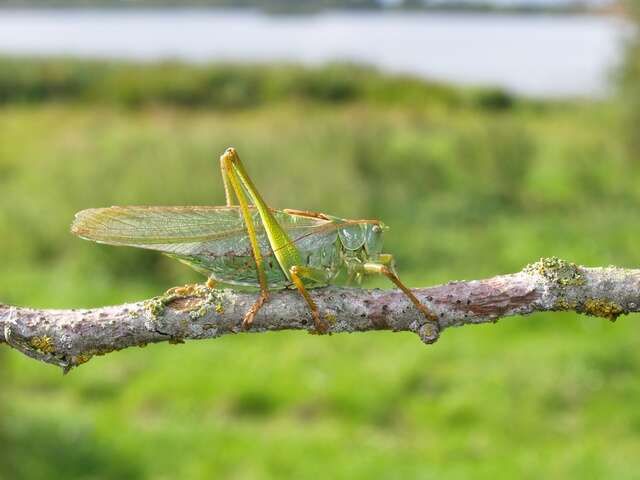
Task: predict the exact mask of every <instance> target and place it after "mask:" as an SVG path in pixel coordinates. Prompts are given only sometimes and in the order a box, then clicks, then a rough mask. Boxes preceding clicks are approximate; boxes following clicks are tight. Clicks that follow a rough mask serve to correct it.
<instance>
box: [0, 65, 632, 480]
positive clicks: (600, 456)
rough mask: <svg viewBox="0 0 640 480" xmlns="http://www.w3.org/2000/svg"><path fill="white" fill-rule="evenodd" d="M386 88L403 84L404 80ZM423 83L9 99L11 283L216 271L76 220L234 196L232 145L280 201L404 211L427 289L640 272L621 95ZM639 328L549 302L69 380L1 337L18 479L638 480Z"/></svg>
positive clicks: (9, 458)
mask: <svg viewBox="0 0 640 480" xmlns="http://www.w3.org/2000/svg"><path fill="white" fill-rule="evenodd" d="M13 61H15V62H18V60H13ZM65 65H68V63H65ZM81 65H85V67H86V64H81ZM94 66H95V65H94ZM85 67H83V68H85ZM25 68H26V67H25ZM86 68H87V69H88V70H89V71H91V68H89V67H86ZM104 68H106V67H104ZM135 68H137V69H140V71H143V72H146V73H148V72H147V71H146V70H145V69H144V68H143V67H135ZM148 68H150V69H153V68H159V67H155V66H151V67H148ZM180 68H183V69H184V72H186V73H189V72H191V73H192V74H193V75H194V76H196V77H197V76H198V75H204V74H203V73H202V72H201V71H200V70H197V69H194V70H193V71H191V70H188V69H187V67H180ZM206 68H211V69H212V68H213V67H206ZM206 68H205V71H206ZM344 68H346V67H344ZM0 71H1V69H0ZM265 71H268V72H270V73H269V75H274V76H275V75H277V74H278V69H275V70H273V71H270V70H269V69H266V70H265ZM345 71H347V70H345ZM309 72H311V73H309ZM309 72H307V73H306V75H309V76H313V71H309ZM186 73H184V74H185V75H186ZM316 73H318V72H316ZM4 75H8V74H7V73H6V72H5V73H4ZM187 76H189V75H187ZM345 76H346V77H348V75H345ZM148 78H151V76H149V77H148ZM356 78H357V75H356ZM45 80H46V78H45ZM373 81H375V82H382V83H383V84H385V83H384V82H390V83H386V84H385V85H387V86H386V87H385V88H384V89H383V90H388V92H387V93H385V94H382V93H380V97H381V98H384V97H385V95H386V96H387V97H388V98H393V95H396V93H394V91H396V90H397V89H398V85H397V84H394V83H393V82H394V81H396V80H384V79H382V80H379V79H374V80H373ZM318 82H319V83H322V82H320V80H318ZM423 87H424V86H423ZM114 88H115V87H114ZM363 88H365V87H363ZM367 88H369V87H366V88H365V90H366V89H367ZM416 91H418V92H420V93H419V96H423V97H425V98H423V99H422V100H421V101H416V102H409V101H405V100H402V99H400V100H397V101H395V100H394V101H391V100H384V101H382V100H376V98H374V97H375V96H367V95H365V94H360V93H358V94H356V95H354V96H353V97H352V98H350V99H349V100H348V101H338V102H336V101H333V100H327V99H321V98H313V99H309V98H307V99H306V100H304V101H303V100H300V97H299V96H298V95H297V94H291V95H288V94H284V93H283V94H282V95H281V96H280V97H278V98H272V97H264V98H263V100H261V101H259V102H256V103H254V104H251V105H243V106H233V107H224V108H221V107H220V106H219V105H213V104H211V105H199V106H198V107H197V108H191V107H188V106H185V105H176V104H175V103H172V102H169V101H165V100H163V101H150V102H148V103H142V104H137V105H135V106H131V105H124V104H122V103H120V102H115V103H114V102H111V101H109V100H106V98H107V97H105V99H97V100H96V101H92V100H89V97H80V96H76V97H73V98H66V99H63V98H47V99H41V100H46V101H44V102H43V103H42V102H40V101H37V102H36V101H25V99H17V98H14V99H11V100H7V101H6V102H5V104H4V106H2V107H1V109H0V138H1V139H2V141H1V142H0V192H1V194H0V252H2V254H0V255H2V271H1V272H0V298H1V299H2V301H3V302H6V303H15V304H24V305H32V306H40V307H89V306H96V305H102V304H108V303H116V302H123V301H132V300H137V299H141V298H145V297H148V296H151V295H155V294H157V293H159V292H161V291H163V290H164V289H166V288H168V287H170V286H173V285H175V284H179V283H185V282H191V281H200V280H201V277H199V276H198V274H196V273H193V272H191V271H189V270H188V269H187V268H186V267H185V266H183V265H181V264H179V263H176V262H173V261H171V260H170V259H168V258H165V257H163V256H161V255H157V254H154V253H153V252H144V251H137V250H134V249H118V248H113V247H107V246H100V245H95V244H90V243H88V242H83V241H81V240H79V239H75V238H73V237H72V236H71V235H70V234H69V233H68V225H69V224H70V221H71V219H72V218H73V214H74V212H75V211H77V210H80V209H83V208H88V207H93V206H106V205H111V204H157V205H172V204H176V205H179V204H220V203H221V202H222V201H223V192H222V185H221V181H220V179H219V178H218V172H217V170H216V168H217V167H216V159H217V156H218V155H219V153H220V152H221V151H222V150H223V149H224V148H225V147H226V146H228V145H234V146H235V147H236V148H237V149H238V151H239V152H240V154H241V156H242V158H243V159H244V161H245V163H246V164H247V167H248V169H249V171H250V173H251V174H252V175H253V177H254V178H255V180H256V183H257V184H258V187H259V188H260V190H261V191H262V192H263V194H264V196H265V197H266V198H267V199H268V201H269V202H270V203H271V204H272V205H274V206H276V207H292V208H303V209H312V210H320V211H327V212H329V213H332V214H336V215H342V216H345V217H376V218H381V219H382V220H384V221H385V223H387V224H388V225H390V226H391V230H390V231H389V232H388V234H387V238H386V245H387V250H388V251H390V252H393V253H394V254H395V255H396V256H397V258H398V264H399V270H400V273H401V275H402V276H403V277H404V278H405V279H406V281H407V282H408V283H409V284H410V285H412V286H418V285H427V284H432V283H440V282H446V281H449V280H453V279H460V278H480V277H484V276H489V275H494V274H499V273H504V272H510V271H515V270H519V269H520V268H522V266H523V265H525V264H526V263H528V262H531V261H534V260H536V259H537V258H539V257H541V256H549V255H557V256H560V257H564V258H567V259H568V260H571V261H575V262H577V263H583V264H592V265H607V264H617V265H623V266H629V267H633V266H635V265H636V264H637V261H638V258H639V257H638V248H637V238H639V236H640V225H638V223H637V222H635V221H634V219H635V217H636V216H637V213H636V212H637V211H638V207H639V206H640V192H639V191H638V189H637V185H638V180H639V178H638V177H639V175H640V171H639V169H638V166H637V165H636V164H635V163H634V162H632V161H631V160H629V159H628V157H627V156H625V153H624V149H623V148H622V147H621V145H620V142H619V141H618V140H617V137H616V136H615V135H614V134H612V132H613V131H614V130H613V128H614V126H615V125H616V116H615V112H614V110H613V108H612V107H611V106H610V105H606V104H577V103H576V104H545V105H540V104H533V103H531V102H525V101H522V100H517V101H515V102H514V103H513V104H511V105H510V106H508V108H500V109H494V108H485V107H484V106H482V105H481V104H480V103H478V102H477V101H471V100H468V99H469V98H472V97H473V95H475V93H473V94H470V93H469V92H468V91H455V90H453V89H451V92H452V93H451V95H452V96H453V97H454V98H460V99H465V100H464V101H455V102H451V101H449V100H448V99H442V98H438V96H437V95H435V94H434V95H433V97H429V95H430V93H429V92H430V90H429V88H428V87H425V88H423V89H422V90H420V89H417V90H416ZM397 95H400V94H397ZM416 95H418V94H416ZM447 98H449V97H447ZM375 285H377V286H385V285H386V284H385V283H384V282H383V281H381V282H379V283H375ZM634 320H635V318H634V317H633V316H632V317H629V318H622V319H620V320H619V321H618V322H617V323H616V324H615V325H612V324H609V323H608V322H606V321H603V320H601V319H595V318H588V317H581V316H577V315H574V314H569V313H564V314H544V315H543V314H539V315H534V316H531V317H528V318H521V319H520V318H518V319H510V320H505V321H503V322H500V323H499V324H497V325H488V326H481V327H466V328H462V329H456V330H451V331H447V332H446V333H445V335H444V337H443V338H442V339H441V341H440V342H439V343H438V344H437V345H436V346H434V347H432V348H426V347H424V346H423V345H422V344H421V343H420V342H419V340H418V339H417V338H415V337H414V336H411V335H409V334H391V333H371V334H362V335H335V336H332V337H317V336H309V335H306V334H301V333H277V334H264V335H238V336H235V337H227V338H223V339H219V340H216V341H206V342H188V343H187V344H185V345H180V346H173V345H155V346H149V347H147V348H145V349H135V350H134V349H132V350H128V351H124V352H119V353H115V354H110V355H108V356H105V357H100V358H96V359H94V360H92V361H91V362H90V363H89V364H87V365H85V366H83V367H81V368H79V369H78V370H76V371H74V372H72V373H71V374H70V375H69V376H67V377H62V376H61V375H60V373H59V371H58V370H56V369H53V368H52V367H48V366H45V365H40V364H37V363H35V362H33V361H32V360H29V359H26V358H24V357H22V356H20V355H19V354H18V353H16V352H13V351H9V350H8V349H0V378H2V385H3V388H2V391H0V402H1V403H2V412H3V413H4V415H3V418H2V419H0V445H2V447H1V448H0V465H2V467H0V478H2V479H4V478H7V479H9V478H11V479H14V478H18V479H20V478H42V477H45V478H55V477H60V476H65V475H66V476H69V477H71V478H105V479H107V478H118V479H122V478H125V479H126V478H154V479H163V478H176V477H178V478H181V477H183V478H211V477H225V478H316V477H318V476H321V475H322V476H327V475H328V476H331V477H332V478H371V477H375V478H425V479H428V478H453V479H456V478H461V479H462V478H469V477H473V478H492V479H494V478H513V477H518V478H540V477H550V478H602V477H611V478H633V477H634V476H635V474H636V472H637V471H638V469H639V468H640V461H639V460H638V458H637V455H635V452H637V451H638V448H640V440H639V438H640V415H638V412H637V408H636V407H635V405H637V403H638V401H639V400H640V387H638V382H637V376H638V371H639V369H640V355H639V354H638V352H637V348H636V346H637V344H638V342H639V341H640V333H639V332H638V330H637V329H634V328H633V321H634Z"/></svg>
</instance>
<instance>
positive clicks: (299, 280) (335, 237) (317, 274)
mask: <svg viewBox="0 0 640 480" xmlns="http://www.w3.org/2000/svg"><path fill="white" fill-rule="evenodd" d="M220 169H221V173H222V180H223V184H224V191H225V196H226V200H227V205H226V206H223V207H110V208H92V209H88V210H83V211H81V212H78V213H77V214H76V216H75V220H74V222H73V225H72V226H71V231H72V232H73V233H74V234H76V235H78V236H80V237H82V238H84V239H87V240H93V241H95V242H98V243H106V244H110V245H128V246H133V247H139V248H146V249H151V250H157V251H161V252H164V253H165V254H167V255H169V256H171V257H174V258H176V259H178V260H180V261H182V262H184V263H186V264H188V265H189V266H191V267H192V268H194V269H195V270H197V271H199V272H201V273H204V274H205V275H207V276H208V277H209V279H208V281H207V285H208V286H209V287H210V288H214V287H229V288H233V289H250V290H254V291H255V290H259V292H260V296H259V297H258V299H257V300H256V302H255V304H254V305H253V306H252V307H251V308H250V309H249V310H248V311H247V312H246V314H245V316H244V321H243V328H244V329H248V328H250V327H251V324H252V323H253V320H254V317H255V316H256V313H257V312H258V311H259V310H260V308H261V307H262V306H263V305H264V303H265V302H266V301H267V298H268V295H269V291H270V290H271V291H273V290H282V289H286V288H292V287H295V288H297V289H298V291H299V292H300V294H301V295H302V296H303V297H304V299H305V301H306V303H307V304H308V306H309V309H310V311H311V315H312V317H313V321H314V324H315V328H316V330H317V331H318V332H320V333H323V332H326V330H327V328H328V325H327V323H326V322H325V321H324V320H323V319H322V317H321V315H320V312H319V310H318V307H317V305H316V303H315V302H314V301H313V298H312V297H311V295H310V294H309V292H308V291H307V290H308V289H310V288H315V287H322V286H326V285H329V284H331V283H335V282H336V280H337V279H338V277H340V276H343V275H341V274H345V273H346V275H347V276H348V278H349V279H351V280H356V281H358V282H359V281H360V280H361V278H362V277H363V276H364V275H368V274H378V275H384V276H386V277H387V278H389V280H391V281H392V282H393V283H394V284H395V285H396V286H397V287H398V288H400V289H401V290H402V291H403V292H404V293H405V295H406V296H407V297H408V299H409V300H410V301H411V302H412V303H413V305H415V307H416V308H417V309H418V310H419V311H420V312H421V313H422V315H424V316H425V317H426V319H427V320H428V321H430V322H434V323H435V324H436V326H437V317H436V315H435V314H434V313H432V312H431V311H430V310H429V309H428V308H427V307H426V306H425V305H423V304H422V303H421V302H420V301H419V300H418V299H417V298H416V296H415V295H414V294H413V293H412V292H411V290H409V289H408V288H407V287H406V286H405V285H404V284H403V283H402V282H401V281H400V279H399V278H398V276H397V275H396V273H395V270H394V262H393V257H392V256H391V255H389V254H385V253H382V233H383V231H384V230H385V229H386V228H387V227H385V225H384V224H383V223H382V222H380V221H379V220H347V219H343V218H338V217H335V216H332V215H327V214H324V213H317V212H308V211H303V210H291V209H285V210H273V209H271V208H269V207H268V206H267V204H266V203H265V201H264V200H263V198H262V196H261V195H260V193H259V192H258V190H257V189H256V187H255V185H254V184H253V182H252V180H251V178H250V177H249V175H248V174H247V172H246V170H245V168H244V166H243V164H242V163H241V162H240V158H239V157H238V154H237V153H236V151H235V149H233V148H228V149H227V150H226V151H225V152H224V154H223V155H222V156H221V157H220ZM247 195H248V197H249V198H247ZM234 197H235V200H236V201H237V204H236V203H235V202H234ZM249 200H250V201H251V204H250V203H249Z"/></svg>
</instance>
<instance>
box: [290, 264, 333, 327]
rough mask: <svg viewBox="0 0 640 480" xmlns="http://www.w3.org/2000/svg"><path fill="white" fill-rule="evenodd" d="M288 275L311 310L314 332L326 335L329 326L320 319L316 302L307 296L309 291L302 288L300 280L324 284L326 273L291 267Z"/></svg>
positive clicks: (312, 269)
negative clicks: (306, 279)
mask: <svg viewBox="0 0 640 480" xmlns="http://www.w3.org/2000/svg"><path fill="white" fill-rule="evenodd" d="M289 274H290V276H291V281H292V282H293V284H294V285H295V286H296V288H297V289H298V291H299V292H300V294H301V295H302V297H303V298H304V299H305V301H306V302H307V305H309V310H311V316H312V317H313V323H314V324H315V326H316V331H317V332H318V333H326V332H327V330H328V329H329V325H328V324H327V322H325V321H324V320H322V318H321V317H320V311H319V310H318V306H317V305H316V302H314V301H313V298H311V295H309V291H308V290H307V289H306V287H305V286H304V283H303V281H302V279H303V278H308V279H310V280H313V281H314V282H317V283H321V284H326V283H327V281H328V279H327V273H326V272H325V271H324V270H321V269H318V268H313V267H307V266H303V265H293V266H292V267H291V268H289Z"/></svg>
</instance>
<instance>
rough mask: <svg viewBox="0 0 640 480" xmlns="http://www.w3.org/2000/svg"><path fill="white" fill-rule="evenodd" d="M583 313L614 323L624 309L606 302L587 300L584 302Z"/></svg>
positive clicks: (595, 299) (613, 303)
mask: <svg viewBox="0 0 640 480" xmlns="http://www.w3.org/2000/svg"><path fill="white" fill-rule="evenodd" d="M584 313H586V314H587V315H593V316H594V317H602V318H606V319H608V320H611V321H612V322H615V321H616V320H617V318H618V317H619V316H620V315H622V314H623V313H625V311H624V308H622V307H621V306H620V305H619V304H617V303H615V302H608V301H606V300H602V299H597V298H587V299H586V300H585V302H584Z"/></svg>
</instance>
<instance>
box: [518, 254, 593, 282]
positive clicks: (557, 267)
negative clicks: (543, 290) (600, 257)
mask: <svg viewBox="0 0 640 480" xmlns="http://www.w3.org/2000/svg"><path fill="white" fill-rule="evenodd" d="M524 271H525V272H527V273H531V274H537V275H542V276H543V277H544V278H546V279H547V280H549V281H551V282H553V283H554V284H556V285H557V286H559V287H579V286H582V285H584V284H585V279H584V275H583V274H582V272H581V271H580V269H579V268H578V266H577V265H576V264H575V263H572V262H567V261H566V260H562V259H561V258H558V257H548V258H541V259H540V260H538V261H537V262H536V263H532V264H529V265H527V266H526V267H525V268H524Z"/></svg>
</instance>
